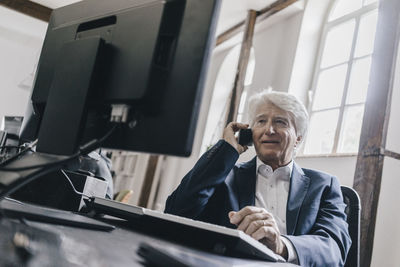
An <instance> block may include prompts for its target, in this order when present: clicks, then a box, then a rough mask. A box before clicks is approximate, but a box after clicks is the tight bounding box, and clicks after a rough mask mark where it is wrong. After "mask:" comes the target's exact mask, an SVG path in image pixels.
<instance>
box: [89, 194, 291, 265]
mask: <svg viewBox="0 0 400 267" xmlns="http://www.w3.org/2000/svg"><path fill="white" fill-rule="evenodd" d="M86 204H87V205H88V207H89V208H91V209H94V210H95V211H96V212H98V213H103V214H107V215H112V216H115V217H119V218H123V219H126V220H129V221H131V222H132V223H133V224H135V223H136V224H139V225H140V226H141V227H142V229H144V230H147V231H149V232H150V233H151V234H154V235H157V236H159V237H163V238H167V239H169V240H173V241H177V242H180V243H184V244H187V245H189V246H193V247H197V248H201V249H205V250H208V251H213V252H215V253H218V254H223V255H228V256H234V257H242V258H254V259H262V260H267V261H272V262H283V261H285V260H284V259H283V258H282V257H281V256H279V255H277V254H275V253H274V252H273V251H272V250H270V249H269V248H267V247H266V246H264V245H263V244H261V243H260V242H258V241H256V240H255V239H253V238H252V237H250V236H249V235H247V234H245V233H244V232H242V231H239V230H236V229H231V228H227V227H223V226H219V225H214V224H210V223H205V222H201V221H196V220H191V219H188V218H184V217H179V216H175V215H171V214H165V213H162V212H158V211H154V210H150V209H145V208H141V207H136V206H132V205H127V204H123V203H120V202H116V201H112V200H108V199H103V198H97V197H95V198H92V199H91V200H90V201H88V202H87V203H86Z"/></svg>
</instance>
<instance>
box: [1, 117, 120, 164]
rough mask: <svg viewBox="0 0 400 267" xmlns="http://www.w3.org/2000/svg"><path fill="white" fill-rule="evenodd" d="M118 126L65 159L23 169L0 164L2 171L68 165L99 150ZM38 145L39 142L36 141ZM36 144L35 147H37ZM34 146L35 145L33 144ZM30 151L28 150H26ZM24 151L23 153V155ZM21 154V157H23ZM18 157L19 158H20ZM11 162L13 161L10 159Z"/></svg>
mask: <svg viewBox="0 0 400 267" xmlns="http://www.w3.org/2000/svg"><path fill="white" fill-rule="evenodd" d="M116 127H117V125H114V126H113V127H112V128H111V129H110V130H109V131H108V132H107V133H106V134H105V135H104V136H103V137H102V138H100V139H93V140H91V141H89V142H87V143H86V144H84V145H83V146H81V147H80V148H79V150H78V152H76V153H74V154H72V155H70V156H67V157H66V158H64V159H61V160H58V161H55V162H49V163H43V164H36V165H29V166H23V167H2V165H4V164H0V171H25V170H31V169H36V168H43V167H51V166H59V165H61V164H64V163H67V162H69V161H71V160H73V159H75V158H77V157H79V156H81V155H85V154H88V153H89V152H91V151H93V150H94V149H96V148H98V147H99V146H100V145H101V144H102V143H103V142H104V141H105V140H106V139H107V138H108V137H109V136H110V135H111V134H112V133H113V132H114V130H115V129H116ZM35 142H36V143H37V141H35ZM36 143H35V145H36ZM32 144H33V143H32ZM31 147H32V145H30V146H29V149H31ZM26 149H28V148H26ZM22 152H23V151H21V153H22ZM24 152H26V150H25V149H24ZM21 153H19V155H21ZM19 155H18V156H19ZM18 156H17V155H15V156H14V157H13V159H15V158H17V157H18ZM10 160H11V159H10Z"/></svg>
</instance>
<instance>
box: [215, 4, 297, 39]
mask: <svg viewBox="0 0 400 267" xmlns="http://www.w3.org/2000/svg"><path fill="white" fill-rule="evenodd" d="M297 1H298V0H278V1H276V2H274V3H272V4H271V5H269V6H267V7H265V8H263V9H261V10H260V11H257V19H258V22H260V21H263V20H265V19H267V18H268V17H270V16H272V15H273V14H275V13H277V12H279V11H281V10H283V9H285V8H287V7H288V6H290V5H291V4H293V3H295V2H297ZM245 25H246V21H245V20H243V21H241V22H239V23H238V24H236V25H235V26H233V27H232V28H230V29H228V30H226V31H225V32H223V33H221V34H220V35H219V36H218V37H217V43H216V45H217V46H218V45H220V44H222V43H223V42H225V41H227V40H229V39H230V38H232V37H234V36H235V35H237V34H239V33H241V32H242V31H244V28H245Z"/></svg>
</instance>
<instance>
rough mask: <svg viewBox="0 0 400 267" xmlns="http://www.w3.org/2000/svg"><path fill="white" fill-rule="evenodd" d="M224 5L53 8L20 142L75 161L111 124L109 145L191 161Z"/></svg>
mask: <svg viewBox="0 0 400 267" xmlns="http://www.w3.org/2000/svg"><path fill="white" fill-rule="evenodd" d="M219 6H220V0H167V1H165V0H131V1H127V0H113V1H110V0H84V1H81V2H77V3H75V4H72V5H69V6H65V7H62V8H59V9H56V10H54V11H53V13H52V15H51V18H50V22H49V26H48V30H47V33H46V37H45V40H44V44H43V49H42V52H41V55H40V59H39V64H38V69H37V72H36V77H35V82H34V88H33V91H32V95H31V103H30V105H31V109H30V110H28V115H30V116H26V118H25V121H24V124H23V127H22V128H23V129H22V132H21V137H22V138H24V137H25V138H26V139H33V138H36V137H38V138H39V139H38V145H37V151H38V152H43V153H49V154H56V155H71V154H74V153H75V152H76V151H77V150H78V149H79V146H80V145H82V144H84V143H85V142H87V141H88V140H91V139H93V138H99V137H101V136H102V135H104V134H105V133H106V132H107V131H108V130H109V128H110V125H109V124H110V123H109V122H110V120H114V122H115V121H121V122H120V123H119V124H120V125H119V126H118V127H117V128H116V129H115V130H114V132H113V133H112V134H111V135H110V136H109V138H107V139H106V140H105V142H104V144H103V145H102V146H103V147H106V148H113V149H122V150H131V151H142V152H150V153H160V154H170V155H177V156H189V155H190V153H191V150H192V145H193V139H194V133H195V128H196V124H197V117H198V112H199V107H200V101H201V97H202V91H203V86H204V82H205V77H206V70H207V62H208V59H209V56H210V52H211V50H212V48H213V44H214V42H213V41H214V30H215V26H216V21H217V15H218V11H219ZM112 116H115V117H114V118H112Z"/></svg>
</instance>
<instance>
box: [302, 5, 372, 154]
mask: <svg viewBox="0 0 400 267" xmlns="http://www.w3.org/2000/svg"><path fill="white" fill-rule="evenodd" d="M377 18H378V0H351V1H349V0H337V1H335V2H334V3H333V5H332V8H331V11H330V14H329V16H328V18H327V22H326V24H325V28H324V32H323V36H322V41H321V47H320V55H319V58H318V62H317V64H316V66H317V67H316V70H315V75H314V82H313V86H312V102H311V105H310V107H309V112H310V127H309V131H308V136H307V139H306V142H305V146H304V151H303V154H306V155H307V154H336V153H357V151H358V145H359V138H360V132H361V125H362V118H363V114H364V105H365V100H366V95H367V89H368V83H369V71H370V66H371V55H372V51H373V46H374V39H375V29H376V23H377Z"/></svg>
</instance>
